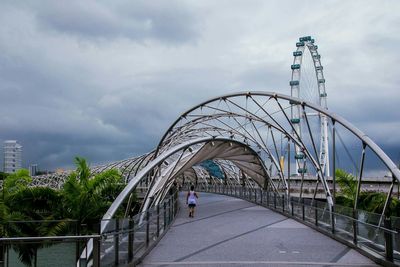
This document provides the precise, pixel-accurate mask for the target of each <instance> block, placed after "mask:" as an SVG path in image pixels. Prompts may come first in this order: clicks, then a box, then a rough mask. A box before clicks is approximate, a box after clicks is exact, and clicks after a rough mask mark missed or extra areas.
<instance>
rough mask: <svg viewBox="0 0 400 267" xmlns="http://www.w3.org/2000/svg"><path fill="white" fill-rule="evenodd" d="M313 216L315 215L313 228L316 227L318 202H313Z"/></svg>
mask: <svg viewBox="0 0 400 267" xmlns="http://www.w3.org/2000/svg"><path fill="white" fill-rule="evenodd" d="M314 214H315V226H317V227H318V202H317V201H315V204H314Z"/></svg>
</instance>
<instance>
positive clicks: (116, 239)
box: [114, 219, 119, 266]
mask: <svg viewBox="0 0 400 267" xmlns="http://www.w3.org/2000/svg"><path fill="white" fill-rule="evenodd" d="M114 264H115V265H116V266H118V264H119V220H118V219H115V233H114Z"/></svg>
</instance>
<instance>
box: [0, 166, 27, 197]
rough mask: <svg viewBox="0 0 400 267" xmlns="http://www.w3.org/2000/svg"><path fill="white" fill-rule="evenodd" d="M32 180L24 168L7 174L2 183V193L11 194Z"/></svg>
mask: <svg viewBox="0 0 400 267" xmlns="http://www.w3.org/2000/svg"><path fill="white" fill-rule="evenodd" d="M31 182H32V178H31V177H30V176H29V171H28V170H26V169H21V170H18V171H17V172H15V173H12V174H10V175H8V176H7V178H6V179H5V180H4V184H3V193H4V194H5V195H10V194H13V193H15V192H17V191H19V190H22V189H24V188H26V187H27V186H28V184H29V183H31Z"/></svg>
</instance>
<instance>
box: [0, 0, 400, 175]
mask: <svg viewBox="0 0 400 267" xmlns="http://www.w3.org/2000/svg"><path fill="white" fill-rule="evenodd" d="M362 3H363V4H362V5H357V4H354V3H347V2H346V3H344V2H335V1H334V2H332V3H329V4H326V3H322V4H321V3H319V4H316V3H314V2H311V1H306V2H305V3H304V5H302V7H301V8H294V7H293V6H292V5H291V4H286V3H283V4H280V3H279V4H274V5H271V4H270V3H268V2H265V1H259V2H257V1H256V2H254V4H252V5H249V4H248V3H247V2H240V1H239V2H231V1H227V2H201V3H200V2H183V1H182V2H180V1H167V2H161V1H160V2H154V1H134V2H129V1H113V2H78V1H75V2H68V3H67V2H65V3H64V2H54V1H44V2H41V3H36V2H29V3H28V4H27V3H26V2H25V3H22V2H19V3H16V2H15V1H4V2H2V3H1V4H0V50H1V54H0V141H3V140H5V139H18V140H19V141H20V142H21V143H22V145H23V146H24V161H25V166H26V165H27V164H28V163H32V162H35V163H39V165H40V166H41V167H42V168H49V169H54V168H56V167H59V166H62V167H68V166H71V165H72V159H73V157H74V156H75V155H82V156H86V157H87V158H88V160H89V161H91V162H92V164H96V163H101V162H107V161H112V160H117V159H124V158H127V157H131V156H134V155H137V154H141V153H145V152H148V151H149V150H151V149H152V148H153V147H154V146H155V145H156V144H157V142H158V140H159V138H160V137H161V136H162V134H163V133H164V131H165V130H166V129H167V128H168V126H169V125H170V124H171V123H172V122H173V121H174V120H175V119H176V118H177V116H179V114H181V113H182V112H184V111H186V110H187V109H189V108H190V107H192V106H194V105H197V104H199V103H200V102H203V101H204V100H207V99H209V98H211V97H215V96H219V95H223V94H229V93H232V92H236V91H247V90H268V91H271V90H273V91H278V92H280V93H284V94H290V88H289V85H288V82H289V79H290V64H292V60H293V57H292V54H291V53H292V51H293V49H295V42H296V41H297V38H298V37H300V36H301V35H303V34H308V33H310V32H311V33H313V37H315V38H316V40H317V43H318V45H319V47H320V49H319V50H320V52H321V53H322V63H323V65H324V71H325V75H326V80H327V83H326V85H327V91H328V106H329V108H330V110H331V111H333V112H335V113H338V114H339V115H342V116H343V117H345V118H346V119H348V120H349V121H351V122H352V123H354V124H355V125H356V126H358V127H359V128H360V129H361V130H362V131H364V132H365V133H366V134H368V135H370V136H371V137H373V139H374V140H375V141H376V142H377V143H378V144H380V145H382V146H383V147H384V148H385V149H388V153H389V154H390V155H391V156H393V155H394V156H396V149H397V148H398V147H399V145H398V141H396V140H395V138H394V135H393V132H396V130H397V131H398V127H399V126H398V117H399V115H400V114H399V111H398V110H397V102H398V99H400V95H399V91H398V89H397V88H398V84H399V82H400V80H399V78H398V75H397V64H398V63H397V62H398V61H399V59H400V54H399V52H398V49H397V43H398V37H396V36H395V35H393V33H394V32H397V28H396V25H397V24H398V23H397V22H398V21H399V15H398V14H397V13H395V12H394V10H397V9H398V8H397V9H396V6H398V4H397V3H396V2H391V4H385V5H386V6H385V5H383V6H382V5H381V4H380V3H375V2H374V1H370V2H367V3H364V2H362ZM387 5H389V7H391V8H390V9H388V6H387ZM354 6H356V8H354ZM311 10H312V14H313V15H310V12H311ZM374 12H375V13H374ZM374 14H375V15H374ZM382 14H385V16H382ZM354 20H356V21H357V23H354ZM350 22H353V23H350ZM182 44H183V45H182ZM379 127H382V129H385V130H384V131H383V130H381V128H379ZM387 129H390V132H389V131H387Z"/></svg>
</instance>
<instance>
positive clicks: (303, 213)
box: [301, 198, 306, 221]
mask: <svg viewBox="0 0 400 267" xmlns="http://www.w3.org/2000/svg"><path fill="white" fill-rule="evenodd" d="M301 200H302V201H301V212H302V219H303V221H304V220H305V219H306V212H305V207H304V198H303V199H301Z"/></svg>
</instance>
